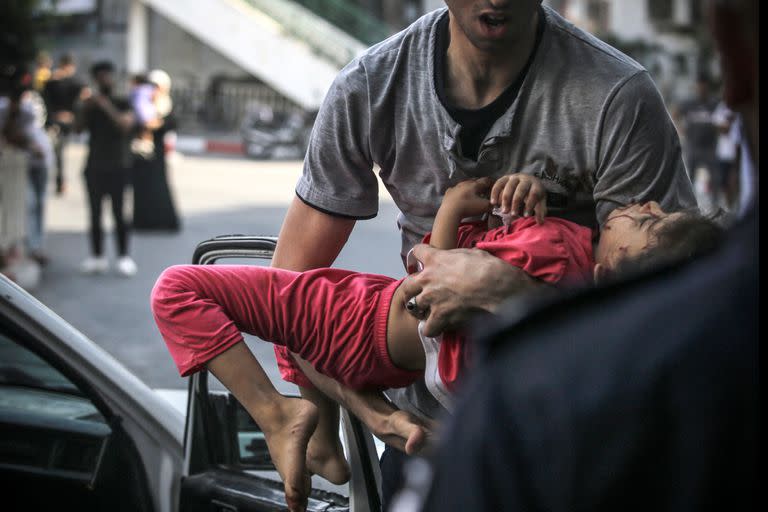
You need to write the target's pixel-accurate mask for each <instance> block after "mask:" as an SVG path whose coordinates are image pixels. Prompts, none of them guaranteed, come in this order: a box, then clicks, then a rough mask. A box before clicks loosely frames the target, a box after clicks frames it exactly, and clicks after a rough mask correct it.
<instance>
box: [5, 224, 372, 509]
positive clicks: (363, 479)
mask: <svg viewBox="0 0 768 512" xmlns="http://www.w3.org/2000/svg"><path fill="white" fill-rule="evenodd" d="M275 243H276V239H275V238H272V237H247V236H227V237H219V238H216V239H213V240H209V241H207V242H203V243H202V244H200V245H199V246H198V248H197V250H196V251H195V255H194V258H193V262H194V263H200V264H214V263H215V262H216V261H219V260H222V259H231V258H237V259H243V258H260V259H269V258H271V257H272V253H273V251H274V247H275ZM174 400H175V401H176V403H175V404H174V403H173V402H174ZM179 400H182V401H185V402H186V406H185V405H184V404H183V403H182V405H179ZM185 412H186V414H185ZM340 429H341V431H342V434H343V441H344V447H345V451H346V454H347V457H348V460H349V462H350V466H351V468H352V477H351V480H350V482H349V484H348V485H345V486H333V485H331V484H329V483H327V482H325V481H324V480H321V479H319V478H317V477H313V492H312V495H311V497H310V500H309V508H308V510H310V511H327V512H332V511H355V512H374V511H378V510H380V509H381V505H380V503H381V502H380V493H381V477H380V473H379V468H378V462H377V461H378V457H377V448H380V445H377V444H375V443H374V441H373V437H372V436H371V435H370V433H369V432H368V431H367V430H366V429H365V428H364V427H363V426H362V424H361V423H360V422H359V421H357V420H356V419H355V418H354V417H351V416H349V415H348V414H346V413H343V414H342V422H341V425H340ZM0 479H2V482H3V488H4V489H5V493H4V494H5V495H6V496H5V497H4V499H3V503H4V505H3V510H7V511H9V512H10V511H12V510H53V509H59V508H61V507H65V508H69V507H73V508H76V509H77V510H80V511H86V512H88V511H101V510H108V511H123V510H124V511H130V512H155V511H156V512H172V511H176V510H180V511H183V512H187V511H192V512H194V511H277V510H285V499H284V494H283V487H282V484H281V483H280V480H279V478H278V477H277V474H276V472H275V471H274V467H273V466H272V463H271V460H270V457H269V452H268V451H267V447H266V443H265V441H264V436H263V434H262V433H261V430H260V429H259V427H258V426H257V425H256V424H255V423H254V422H253V420H252V419H251V417H250V416H249V415H248V414H247V413H246V412H245V410H244V409H243V408H242V407H241V406H240V405H239V403H238V402H237V401H236V400H235V399H234V398H233V397H232V396H231V395H229V393H226V392H222V391H209V389H208V374H207V372H201V373H198V374H196V375H195V376H193V377H191V378H190V382H189V392H188V393H185V392H179V391H176V392H173V391H168V390H165V391H163V390H152V389H150V388H149V387H147V385H145V384H144V383H143V382H141V381H140V380H139V379H138V378H137V377H136V376H135V375H133V374H132V373H131V372H129V371H128V370H127V369H126V368H125V367H124V366H123V365H122V364H120V363H119V362H118V361H116V360H115V359H114V358H113V357H112V356H110V355H109V354H108V353H106V352H105V351H104V350H103V349H101V348H100V347H99V346H98V345H96V344H95V343H93V342H92V341H91V340H89V339H88V338H86V337H85V336H84V335H83V334H81V333H80V332H78V331H77V330H76V329H75V328H73V327H72V326H71V325H69V324H68V323H67V322H66V321H64V320H63V319H62V318H60V317H59V316H58V315H56V314H55V313H54V312H53V311H51V310H50V309H48V308H47V307H45V306H44V305H43V304H41V303H40V302H39V301H37V300H36V299H35V298H33V297H32V296H31V295H29V294H28V293H27V292H25V291H24V290H22V289H21V288H19V287H18V286H17V285H16V284H14V283H13V282H11V281H10V280H8V279H7V278H5V277H4V276H2V275H0Z"/></svg>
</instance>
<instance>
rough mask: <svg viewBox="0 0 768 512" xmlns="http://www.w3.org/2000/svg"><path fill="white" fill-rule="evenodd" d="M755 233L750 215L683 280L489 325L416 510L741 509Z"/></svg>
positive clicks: (749, 436) (752, 368)
mask: <svg viewBox="0 0 768 512" xmlns="http://www.w3.org/2000/svg"><path fill="white" fill-rule="evenodd" d="M758 225H759V222H758V210H757V209H754V210H752V212H751V213H750V214H749V215H748V216H747V218H746V219H744V220H743V221H742V222H741V223H740V224H739V225H738V226H736V227H735V228H734V229H733V231H732V233H730V236H729V237H728V239H727V240H726V243H725V244H724V246H723V247H722V248H721V249H720V250H719V251H718V252H716V253H714V254H711V255H709V256H707V257H705V258H703V259H701V260H699V261H698V262H696V263H694V264H692V265H689V266H686V267H682V268H677V269H671V270H667V271H664V272H661V273H658V274H657V275H654V276H651V277H648V278H645V279H640V280H638V281H636V282H634V283H631V284H629V285H626V286H622V287H614V288H607V289H597V290H592V291H588V292H585V293H582V294H578V295H576V296H574V297H572V298H571V299H570V300H568V301H566V302H565V303H558V304H554V305H552V306H550V307H544V308H542V309H541V310H539V311H537V312H536V313H534V314H533V315H532V316H531V317H529V318H527V319H526V320H524V321H522V322H520V323H517V324H515V323H514V322H511V323H509V322H508V323H504V322H500V326H499V327H498V329H497V330H496V332H495V333H494V334H492V335H491V336H489V337H488V338H487V343H488V344H489V356H488V359H487V364H486V365H485V368H484V370H481V371H478V372H477V373H476V378H474V379H472V381H470V382H469V383H468V384H467V387H466V389H465V393H464V394H463V396H464V399H463V400H462V401H461V403H460V405H459V407H458V408H457V411H456V415H455V418H456V419H459V420H460V421H454V422H453V423H452V424H451V426H450V428H449V430H448V432H447V436H446V437H445V440H444V443H443V445H442V449H440V451H439V453H438V456H437V459H436V460H435V463H436V467H437V468H439V470H438V472H437V474H436V477H435V480H434V482H433V487H432V491H431V494H430V496H429V498H428V503H427V506H426V507H425V510H434V511H438V510H439V511H450V510H462V511H466V510H593V511H594V510H606V511H608V510H610V511H615V510H704V509H713V510H737V509H738V507H737V505H740V504H742V503H750V502H752V501H753V500H754V498H755V490H756V475H757V457H758V431H759V428H758V424H759V418H758V416H759V409H758V407H759V406H758V399H759V397H758V393H759V391H758V389H759V387H758V368H757V361H758V341H757V339H758V338H757V334H758V323H757V307H758V301H759V292H758V281H759V269H758V261H759V247H758V243H757V241H758V232H759V231H758V227H759V226H758ZM595 311H600V314H599V315H595V314H593V313H594V312H595ZM617 333H618V334H617Z"/></svg>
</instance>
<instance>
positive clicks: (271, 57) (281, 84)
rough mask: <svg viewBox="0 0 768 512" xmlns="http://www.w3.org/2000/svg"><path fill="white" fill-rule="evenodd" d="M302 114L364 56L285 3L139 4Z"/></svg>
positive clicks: (360, 46)
mask: <svg viewBox="0 0 768 512" xmlns="http://www.w3.org/2000/svg"><path fill="white" fill-rule="evenodd" d="M139 1H140V2H141V3H143V4H144V5H146V6H147V7H149V8H151V9H153V10H155V11H156V12H157V13H159V14H161V15H162V16H164V17H166V18H167V19H169V20H170V21H171V22H173V23H174V24H176V25H178V26H179V27H181V28H182V29H184V30H185V31H187V32H189V33H190V34H192V35H194V36H195V37H197V38H198V39H200V40H201V41H203V42H204V43H205V44H207V45H209V46H210V47H211V48H214V49H215V50H216V51H218V52H220V53H221V54H223V55H225V56H226V57H227V58H229V59H231V60H232V61H233V62H234V63H236V64H237V65H238V66H240V67H242V68H243V69H245V70H246V71H248V72H249V73H252V74H253V75H254V76H256V77H257V78H259V79H260V80H262V81H264V82H265V83H267V84H268V85H270V86H271V87H272V88H274V89H275V90H276V91H278V92H280V93H281V94H282V95H284V96H285V97H287V98H289V99H290V100H292V101H294V102H295V103H297V104H298V105H300V106H302V107H303V108H305V109H307V110H315V109H317V108H319V106H320V104H321V103H322V101H323V98H324V97H325V94H326V92H327V90H328V88H329V87H330V84H331V82H332V81H333V79H334V77H335V76H336V74H337V73H338V72H339V70H340V69H341V68H342V67H343V66H344V65H345V64H347V63H348V62H349V61H350V60H352V59H353V58H354V57H355V56H356V55H358V54H360V53H361V52H362V51H364V50H365V48H366V46H367V45H365V44H364V43H361V42H359V41H358V40H356V39H355V38H353V37H351V36H349V35H348V34H347V33H346V32H344V31H343V30H341V29H339V28H337V27H336V26H334V25H332V24H331V23H329V22H328V21H326V20H325V19H323V18H321V17H320V16H318V15H316V14H314V13H312V12H311V11H310V10H309V9H307V8H305V7H303V6H301V5H299V4H297V3H294V2H291V1H289V0H194V1H186V0H139Z"/></svg>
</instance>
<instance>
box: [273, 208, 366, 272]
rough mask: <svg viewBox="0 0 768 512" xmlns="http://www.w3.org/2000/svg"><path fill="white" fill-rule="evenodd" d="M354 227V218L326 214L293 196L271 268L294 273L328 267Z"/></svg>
mask: <svg viewBox="0 0 768 512" xmlns="http://www.w3.org/2000/svg"><path fill="white" fill-rule="evenodd" d="M354 227H355V220H354V219H347V218H344V217H334V216H332V215H328V214H326V213H323V212H321V211H319V210H316V209H315V208H312V207H311V206H309V205H307V204H306V203H304V201H302V200H301V199H299V198H298V197H295V198H294V199H293V202H292V203H291V206H290V207H289V208H288V213H286V215H285V220H284V221H283V226H282V228H281V229H280V236H279V237H278V239H277V248H276V249H275V255H274V256H273V258H272V266H273V267H277V268H283V269H286V270H293V271H294V272H304V271H306V270H311V269H314V268H321V267H330V266H331V265H332V264H333V262H334V261H335V260H336V257H337V256H338V255H339V253H340V252H341V249H342V248H343V247H344V244H346V243H347V240H348V239H349V235H350V234H351V233H352V228H354Z"/></svg>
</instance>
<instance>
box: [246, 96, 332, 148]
mask: <svg viewBox="0 0 768 512" xmlns="http://www.w3.org/2000/svg"><path fill="white" fill-rule="evenodd" d="M316 115H317V113H316V112H299V111H292V112H280V111H277V112H276V111H275V110H274V109H273V108H272V107H270V106H268V105H264V104H260V103H253V104H250V105H248V107H247V108H246V114H245V116H244V117H243V121H242V123H241V126H240V135H241V137H242V141H243V151H244V152H245V154H246V155H247V156H249V157H251V158H254V159H261V160H266V159H272V158H274V159H296V158H303V157H304V153H306V151H307V145H308V144H309V135H310V132H311V131H312V125H313V124H314V120H315V117H316Z"/></svg>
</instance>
